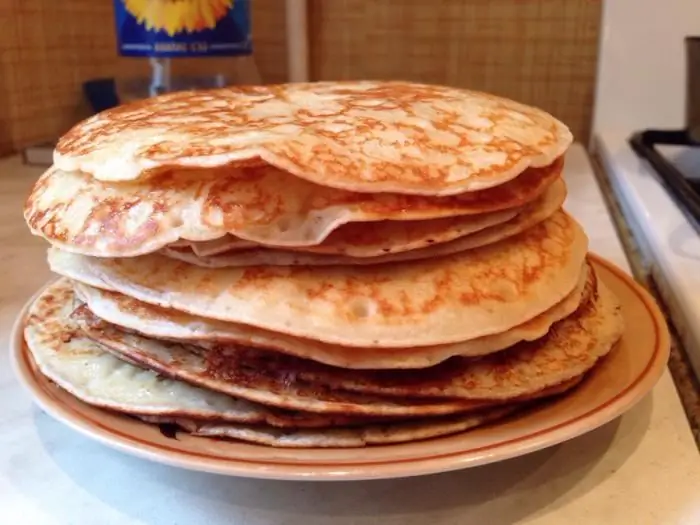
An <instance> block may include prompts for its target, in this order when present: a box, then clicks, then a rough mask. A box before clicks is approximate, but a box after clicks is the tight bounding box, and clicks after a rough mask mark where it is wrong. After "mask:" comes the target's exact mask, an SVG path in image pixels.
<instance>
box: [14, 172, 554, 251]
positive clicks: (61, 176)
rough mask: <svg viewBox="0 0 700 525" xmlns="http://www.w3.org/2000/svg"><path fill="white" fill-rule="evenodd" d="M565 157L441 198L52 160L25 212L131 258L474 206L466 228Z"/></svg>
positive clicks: (548, 176)
mask: <svg viewBox="0 0 700 525" xmlns="http://www.w3.org/2000/svg"><path fill="white" fill-rule="evenodd" d="M562 165H563V161H561V160H559V161H556V162H555V163H553V164H552V165H550V166H548V167H547V168H542V169H541V170H539V171H538V172H537V173H534V174H532V173H530V174H524V175H522V176H520V177H517V178H516V179H515V180H514V181H512V182H509V183H507V184H506V185H504V186H499V187H497V188H492V189H488V190H484V191H478V192H473V193H468V194H463V195H456V196H453V197H443V198H433V197H421V196H410V195H398V194H387V193H384V194H361V193H352V192H348V191H343V190H335V189H330V188H325V187H323V186H318V185H316V184H312V183H310V182H307V181H305V180H303V179H299V178H297V177H294V176H292V175H289V174H288V173H285V172H283V171H280V170H278V169H275V168H272V167H269V166H268V167H257V168H231V167H226V168H219V169H217V170H211V171H207V172H202V171H192V170H190V171H187V170H180V171H177V170H171V171H169V172H166V173H161V174H160V175H158V176H155V177H151V178H149V179H147V180H145V181H140V182H122V183H105V182H101V181H98V180H95V179H93V178H92V177H90V176H89V175H86V174H83V173H79V172H66V171H62V170H60V169H57V168H56V167H52V168H50V169H49V170H47V171H46V173H44V174H43V175H42V176H41V178H40V179H39V180H38V181H37V183H36V184H35V185H34V188H33V190H32V193H31V195H30V196H29V198H28V200H27V202H26V204H25V209H24V216H25V219H26V221H27V224H28V225H29V227H30V229H31V231H32V232H33V233H34V234H36V235H40V236H42V237H44V238H45V239H46V240H48V241H49V242H50V243H52V244H54V245H56V246H59V247H61V248H62V249H65V250H69V251H74V252H76V253H82V254H85V255H92V256H98V257H132V256H137V255H141V254H145V253H150V252H154V251H156V250H158V249H160V248H162V247H164V246H166V245H168V244H171V243H174V242H177V241H178V240H182V239H184V240H188V241H195V242H202V241H218V240H219V239H220V238H221V237H223V236H225V235H226V234H235V236H236V237H238V238H240V239H244V240H247V241H254V242H256V243H260V244H265V245H271V246H285V247H299V246H313V245H317V244H319V243H321V242H323V241H324V240H325V239H326V237H328V235H329V234H331V232H333V231H334V230H335V229H336V228H339V227H340V226H342V225H344V224H347V223H352V222H376V221H385V220H392V221H404V220H411V221H416V220H428V219H437V218H444V217H456V216H464V215H472V216H474V218H473V219H463V220H462V228H469V227H470V225H471V231H476V230H477V229H479V227H486V226H489V225H493V224H496V223H498V222H502V221H504V220H507V219H508V218H510V217H509V216H507V215H506V214H508V213H512V210H514V209H515V208H517V207H519V206H521V205H523V204H526V203H527V202H530V201H531V200H533V199H536V198H537V197H538V196H539V195H541V194H542V193H543V192H544V191H545V190H546V189H547V187H549V186H550V185H551V184H552V183H553V182H554V181H556V180H557V179H558V178H559V174H560V173H561V169H562ZM280 188H284V191H283V192H280ZM489 214H496V215H489ZM444 226H445V225H444V224H443V223H442V222H437V223H429V224H428V225H427V226H425V227H424V228H426V229H429V231H427V232H426V233H425V236H438V235H445V233H444V231H443V230H444ZM414 227H415V225H414ZM397 228H400V226H397ZM431 228H432V229H431ZM453 229H454V228H453ZM457 234H459V230H457ZM454 235H455V234H452V237H453V238H454Z"/></svg>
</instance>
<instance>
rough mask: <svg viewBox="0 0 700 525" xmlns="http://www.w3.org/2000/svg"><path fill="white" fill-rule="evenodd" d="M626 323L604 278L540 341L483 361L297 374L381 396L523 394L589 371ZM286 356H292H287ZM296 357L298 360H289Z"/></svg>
mask: <svg viewBox="0 0 700 525" xmlns="http://www.w3.org/2000/svg"><path fill="white" fill-rule="evenodd" d="M623 331H624V323H623V319H622V313H621V311H620V305H619V303H618V301H617V298H616V297H615V296H614V295H613V293H612V292H611V291H610V290H609V289H608V288H607V287H606V286H605V284H603V283H602V282H601V281H598V285H597V290H596V293H595V295H594V297H592V298H590V299H589V301H587V302H586V303H584V304H583V305H581V306H580V307H579V309H578V310H577V311H576V312H575V313H574V314H573V315H571V316H569V317H567V318H565V319H563V320H561V321H559V322H557V323H555V324H554V325H552V327H551V328H550V330H549V332H548V333H547V334H546V335H545V336H544V337H542V338H541V339H538V340H536V341H532V342H523V343H519V344H517V345H515V346H513V347H510V348H509V349H507V350H504V351H503V352H498V353H495V354H491V355H489V356H485V357H483V358H480V359H476V360H474V359H467V358H456V359H452V360H450V361H446V362H444V363H442V364H440V365H437V366H435V367H432V368H428V369H423V370H416V371H404V372H398V371H388V370H381V371H360V370H356V371H353V373H352V374H348V373H347V372H346V371H345V370H343V369H340V368H333V367H328V366H323V365H319V364H316V363H313V364H311V363H310V362H309V361H305V362H304V365H303V366H304V369H302V365H301V364H298V361H295V362H294V365H288V366H295V367H296V370H297V376H298V377H300V378H302V379H305V380H308V381H313V382H314V383H320V384H327V385H332V387H333V388H339V389H343V390H350V391H356V392H364V393H373V394H380V395H395V396H404V395H408V393H409V392H410V394H411V395H413V396H420V397H422V396H432V397H440V398H442V397H455V398H462V399H469V400H483V399H489V400H493V399H502V400H507V399H512V398H513V397H521V396H525V395H528V394H532V393H533V392H537V391H540V390H542V389H545V388H548V387H551V386H553V385H556V384H560V383H562V382H565V381H568V380H570V379H572V378H574V377H578V376H580V375H582V374H585V373H586V372H587V371H588V370H590V369H591V368H593V366H594V365H595V364H596V362H597V361H598V360H599V359H600V358H602V357H604V356H605V355H607V354H608V353H609V352H610V350H611V349H612V348H613V346H614V345H615V343H616V342H617V341H618V340H619V339H620V337H622V333H623ZM285 359H287V358H286V357H285ZM289 359H292V358H289Z"/></svg>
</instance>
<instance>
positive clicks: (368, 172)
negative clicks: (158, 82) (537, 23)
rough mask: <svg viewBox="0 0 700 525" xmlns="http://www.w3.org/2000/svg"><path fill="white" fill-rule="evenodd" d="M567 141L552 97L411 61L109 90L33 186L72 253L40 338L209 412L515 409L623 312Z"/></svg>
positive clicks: (565, 377)
mask: <svg viewBox="0 0 700 525" xmlns="http://www.w3.org/2000/svg"><path fill="white" fill-rule="evenodd" d="M571 140H572V139H571V135H570V133H569V131H568V129H567V128H566V127H565V126H564V125H563V124H562V123H561V122H559V121H557V120H556V119H554V118H553V117H552V116H550V115H548V114H547V113H545V112H543V111H540V110H538V109H535V108H531V107H527V106H524V105H521V104H518V103H515V102H512V101H509V100H505V99H502V98H498V97H494V96H490V95H486V94H483V93H476V92H471V91H465V90H458V89H453V88H446V87H438V86H426V85H418V84H411V83H404V82H345V83H330V82H329V83H310V84H288V85H278V86H259V87H243V88H226V89H221V90H216V91H199V92H179V93H174V94H168V95H165V96H161V97H156V98H152V99H149V100H145V101H140V102H137V103H135V104H131V105H127V106H122V107H119V108H116V109H113V110H109V111H106V112H104V113H101V114H98V115H96V116H94V117H92V118H90V119H88V120H86V121H84V122H82V123H80V124H78V125H77V126H75V127H74V128H73V129H72V130H71V131H70V132H69V133H68V134H66V135H65V136H64V137H63V138H62V139H61V141H60V142H59V144H58V146H57V150H56V153H55V156H54V160H55V163H54V166H53V167H52V168H51V169H49V170H48V171H47V172H46V173H45V174H44V175H43V176H42V177H41V178H40V179H39V181H38V182H37V184H36V185H35V187H34V189H33V192H32V194H31V196H30V197H29V199H28V201H27V204H26V208H25V217H26V220H27V223H28V225H29V227H30V228H31V230H32V232H33V233H35V234H37V235H40V236H42V237H44V238H45V239H46V240H47V241H49V242H50V243H51V245H52V246H51V248H50V249H49V257H48V258H49V263H50V266H51V268H52V270H53V271H54V272H56V273H58V274H59V275H61V276H63V278H62V279H61V280H58V281H56V282H55V283H54V284H53V285H51V286H50V287H49V288H47V289H46V290H45V291H44V292H43V294H42V295H41V296H40V297H38V299H37V300H36V301H35V303H34V304H33V306H32V307H31V311H30V315H29V317H28V320H27V325H26V330H25V338H26V342H27V345H28V347H29V349H30V351H31V354H32V356H33V359H34V361H35V363H36V365H37V367H38V368H39V369H40V370H41V372H42V373H43V374H44V375H46V376H47V377H48V378H50V379H51V380H52V381H54V382H55V383H56V384H58V385H59V386H60V387H62V388H64V389H65V390H67V391H68V392H70V393H71V394H73V395H74V396H76V397H78V398H79V399H81V400H82V401H84V402H86V403H90V404H93V405H97V406H100V407H104V408H106V409H111V410H115V411H119V412H123V413H126V414H129V415H133V416H137V417H140V418H142V419H144V420H145V421H149V422H153V423H174V424H176V425H178V427H180V428H181V429H183V430H184V431H186V432H190V433H192V434H194V435H199V436H215V437H226V438H232V439H240V440H244V441H252V442H257V443H263V444H269V445H274V446H310V447H321V446H339V447H340V446H348V447H349V446H363V445H368V444H382V443H397V442H403V441H411V440H417V439H425V438H429V437H434V436H439V435H443V434H449V433H455V432H459V431H463V430H466V429H468V428H471V427H474V426H476V425H480V424H483V423H486V422H491V421H493V420H495V419H498V418H502V417H505V416H507V415H512V414H513V413H514V412H517V411H519V410H520V409H522V408H525V407H530V406H531V405H532V404H533V403H536V402H541V400H542V399H544V398H547V397H552V396H555V395H562V394H564V392H566V391H568V390H570V389H572V388H574V387H575V386H576V385H577V384H578V382H580V381H581V379H582V378H583V376H584V375H585V374H586V373H587V372H588V371H590V370H591V369H592V368H593V367H594V366H595V364H596V362H597V361H598V360H599V359H600V358H601V357H603V356H604V355H605V354H606V353H608V352H609V351H610V350H611V348H612V347H613V346H614V344H615V342H616V341H617V340H618V339H619V338H620V336H621V334H622V320H621V314H620V312H619V306H618V303H617V301H616V299H615V297H614V296H613V295H612V294H611V292H610V291H609V290H608V289H607V288H606V287H605V285H604V284H603V283H602V282H600V281H599V280H597V279H596V275H595V271H594V270H593V268H592V267H591V266H590V264H588V262H587V259H586V255H587V249H588V244H587V238H586V235H585V233H584V232H583V231H582V229H581V227H580V226H579V225H578V224H577V223H576V221H575V220H574V219H573V218H572V217H570V216H569V215H567V214H566V212H564V211H563V210H562V209H561V206H562V204H563V201H564V199H565V196H566V187H565V184H564V181H563V180H562V178H561V172H562V168H563V155H564V153H565V151H566V149H567V148H568V146H569V145H570V143H571Z"/></svg>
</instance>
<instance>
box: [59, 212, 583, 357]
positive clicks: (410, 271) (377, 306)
mask: <svg viewBox="0 0 700 525" xmlns="http://www.w3.org/2000/svg"><path fill="white" fill-rule="evenodd" d="M586 249H587V238H586V236H585V234H584V233H583V231H582V230H581V229H580V227H579V226H578V224H577V223H576V221H574V220H573V219H572V218H571V217H569V216H568V215H566V214H565V213H563V212H557V213H555V214H554V215H553V216H552V217H550V218H549V219H547V220H546V221H543V222H541V223H540V224H538V225H536V226H534V227H532V228H530V229H528V230H526V231H524V232H522V233H520V234H518V235H515V236H513V237H511V238H509V239H506V240H505V241H503V242H500V243H495V244H490V245H488V246H483V247H481V248H477V249H474V250H469V251H467V252H461V253H458V254H454V255H450V256H448V257H443V258H440V259H434V260H421V261H411V262H406V263H401V264H397V265H394V266H387V265H383V266H379V267H358V266H352V267H350V266H320V267H309V268H307V267H300V266H294V267H281V266H274V267H273V266H256V267H249V268H217V269H210V268H200V267H196V266H192V265H190V264H187V263H183V262H180V261H175V260H172V259H168V258H166V257H162V256H159V255H147V256H143V257H138V258H120V259H104V258H96V257H85V256H80V255H76V254H71V253H68V252H62V251H60V250H56V249H55V248H52V249H50V250H49V264H50V266H51V268H52V270H53V271H54V272H56V273H58V274H61V275H64V276H65V277H69V278H71V279H74V280H76V281H79V282H84V283H85V284H89V285H91V286H95V287H98V288H103V289H107V290H111V291H116V292H120V293H122V294H124V295H128V296H131V297H134V298H136V299H138V300H140V301H144V302H147V303H151V304H154V305H156V306H162V307H167V308H173V309H175V310H180V311H183V312H186V313H190V314H193V315H197V316H200V317H207V318H211V319H218V320H221V321H227V322H236V323H241V324H247V325H251V326H257V327H259V328H265V329H267V330H271V331H276V332H282V333H286V334H289V335H294V336H297V337H305V338H309V339H316V340H319V341H324V342H327V343H334V344H339V345H344V346H360V347H408V346H430V345H435V344H446V343H452V342H459V341H466V340H470V339H475V338H477V337H481V336H485V335H490V334H495V333H500V332H503V331H505V330H508V329H510V328H512V327H514V326H517V325H519V324H522V323H524V322H525V321H527V320H529V319H532V318H533V317H535V316H536V315H539V314H540V313H542V312H544V311H545V310H548V309H549V308H551V307H553V306H554V305H555V304H556V303H558V302H559V301H561V300H562V299H563V298H564V297H566V296H567V295H568V294H569V293H570V292H571V291H572V290H573V289H574V287H575V286H576V284H577V282H578V280H579V276H580V273H581V267H582V265H583V262H584V259H585V256H586Z"/></svg>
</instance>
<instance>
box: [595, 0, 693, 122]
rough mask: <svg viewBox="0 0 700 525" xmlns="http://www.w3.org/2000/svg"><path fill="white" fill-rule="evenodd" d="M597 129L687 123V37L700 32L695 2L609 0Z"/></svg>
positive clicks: (602, 55)
mask: <svg viewBox="0 0 700 525" xmlns="http://www.w3.org/2000/svg"><path fill="white" fill-rule="evenodd" d="M603 20H604V23H603V31H602V33H603V34H602V39H601V60H600V64H599V68H600V69H599V73H598V86H597V93H596V101H597V104H596V110H595V119H594V131H598V130H606V131H615V132H620V133H624V134H628V133H631V132H632V131H637V130H640V129H644V128H647V127H656V128H680V127H682V126H683V125H684V124H685V48H684V37H685V36H688V35H693V36H700V2H697V1H696V0H665V1H663V2H659V1H657V0H615V1H614V2H606V3H605V8H604V17H603Z"/></svg>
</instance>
